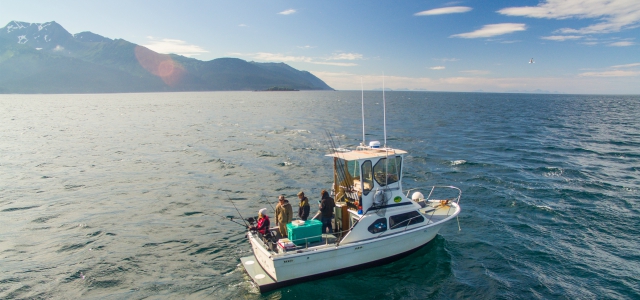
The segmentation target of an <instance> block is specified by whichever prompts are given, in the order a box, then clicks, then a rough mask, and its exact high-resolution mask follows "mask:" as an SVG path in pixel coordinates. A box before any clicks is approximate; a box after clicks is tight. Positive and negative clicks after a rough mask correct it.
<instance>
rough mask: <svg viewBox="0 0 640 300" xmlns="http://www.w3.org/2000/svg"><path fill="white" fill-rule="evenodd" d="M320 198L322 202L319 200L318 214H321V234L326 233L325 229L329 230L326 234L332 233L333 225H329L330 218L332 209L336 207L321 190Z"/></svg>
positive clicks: (325, 192) (331, 199)
mask: <svg viewBox="0 0 640 300" xmlns="http://www.w3.org/2000/svg"><path fill="white" fill-rule="evenodd" d="M320 195H321V196H322V200H320V212H322V216H321V218H320V219H321V221H322V233H326V232H325V229H327V227H328V228H329V231H328V233H333V225H331V218H332V217H333V208H334V207H336V203H335V201H334V200H333V198H331V197H330V196H329V193H327V191H326V190H322V192H320Z"/></svg>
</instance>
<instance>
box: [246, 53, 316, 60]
mask: <svg viewBox="0 0 640 300" xmlns="http://www.w3.org/2000/svg"><path fill="white" fill-rule="evenodd" d="M236 54H240V56H250V57H251V58H253V59H255V60H261V61H277V62H311V61H312V58H311V57H307V56H292V55H284V54H280V53H268V52H258V53H252V54H241V53H236Z"/></svg>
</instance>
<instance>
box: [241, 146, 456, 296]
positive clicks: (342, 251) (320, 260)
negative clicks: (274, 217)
mask: <svg viewBox="0 0 640 300" xmlns="http://www.w3.org/2000/svg"><path fill="white" fill-rule="evenodd" d="M333 149H334V151H333V152H332V153H329V154H328V155H327V156H328V157H330V158H332V159H333V170H334V172H333V173H334V174H333V175H334V176H333V177H334V182H333V186H332V187H331V189H330V190H331V195H332V197H333V198H334V199H335V204H336V207H335V209H334V217H333V218H332V226H333V229H334V231H333V233H324V234H323V233H322V231H321V225H320V224H321V222H320V221H318V220H314V219H312V220H307V221H301V220H295V221H293V222H292V223H290V224H287V230H288V236H287V237H281V236H279V234H278V233H277V227H274V228H272V229H271V233H272V234H271V237H265V236H263V235H262V234H260V233H259V232H257V231H251V230H249V231H248V232H247V234H246V236H247V239H248V241H249V243H250V244H251V248H252V251H253V255H250V256H247V257H242V258H241V259H240V260H241V262H242V266H243V267H244V269H245V270H246V272H247V274H249V276H250V277H251V279H252V280H253V282H255V284H256V285H257V287H258V288H259V290H260V292H261V293H264V292H268V291H271V290H274V289H278V288H280V287H283V286H287V285H291V284H295V283H299V282H303V281H308V280H313V279H317V278H321V277H326V276H331V275H336V274H342V273H344V272H348V271H352V270H358V269H363V268H367V267H372V266H377V265H381V264H385V263H389V262H392V261H395V260H397V259H400V258H402V257H405V256H407V255H409V254H411V253H414V252H415V251H417V250H419V249H420V248H421V247H423V246H424V245H426V244H427V243H428V242H429V241H431V240H433V238H434V237H435V236H436V235H437V234H438V231H439V230H440V228H442V226H444V225H445V224H446V223H447V222H449V221H451V220H453V219H454V218H456V217H457V216H458V214H459V213H460V209H461V207H460V204H459V203H460V197H461V195H462V191H461V190H460V189H459V188H457V187H454V186H432V187H430V188H426V189H422V191H425V192H427V191H428V196H427V197H426V198H425V197H424V195H423V193H422V192H420V190H421V189H412V190H408V191H406V192H403V189H402V170H403V166H404V160H405V156H406V154H407V152H406V151H403V150H400V149H394V148H390V147H386V146H385V147H381V146H380V143H379V142H377V141H372V142H370V143H369V145H367V146H365V145H363V144H361V145H360V146H358V147H356V149H354V150H348V149H343V148H333ZM412 191H413V193H412V195H411V198H409V193H411V192H412ZM436 195H443V197H438V196H436ZM444 195H446V197H444Z"/></svg>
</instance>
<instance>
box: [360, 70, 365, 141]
mask: <svg viewBox="0 0 640 300" xmlns="http://www.w3.org/2000/svg"><path fill="white" fill-rule="evenodd" d="M360 90H361V91H362V146H365V145H366V144H365V140H364V84H363V83H362V77H360Z"/></svg>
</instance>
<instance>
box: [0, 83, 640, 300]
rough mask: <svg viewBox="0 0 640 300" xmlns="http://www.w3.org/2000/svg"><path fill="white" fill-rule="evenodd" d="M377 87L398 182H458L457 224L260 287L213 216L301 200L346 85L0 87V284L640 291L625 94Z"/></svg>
mask: <svg viewBox="0 0 640 300" xmlns="http://www.w3.org/2000/svg"><path fill="white" fill-rule="evenodd" d="M386 96H387V126H388V128H387V129H388V138H387V144H389V145H390V146H393V147H396V148H400V149H404V150H407V151H409V156H408V157H407V160H406V162H405V177H404V188H405V189H408V188H420V187H427V186H431V185H455V186H458V187H460V188H461V189H462V191H463V194H462V201H461V205H462V209H463V210H462V213H461V214H460V226H461V228H462V230H461V231H458V226H457V224H455V223H453V222H452V223H449V224H447V225H446V226H445V227H443V229H442V230H441V231H440V234H439V235H438V236H437V237H436V238H435V239H434V240H433V241H432V242H431V243H429V244H428V245H427V246H425V247H423V248H422V249H420V250H419V251H418V252H417V253H415V254H412V255H411V256H409V257H407V258H405V259H402V260H399V261H397V262H394V263H391V264H388V265H385V266H381V267H377V268H372V269H367V270H363V271H358V272H352V273H347V274H343V275H339V276H335V277H331V278H326V279H322V280H317V281H313V282H308V283H303V284H299V285H295V286H291V287H286V288H283V289H280V290H276V291H274V292H270V293H267V294H264V295H261V294H259V293H258V292H257V289H256V288H255V287H254V286H253V285H252V283H251V281H250V279H249V277H248V276H247V275H246V274H245V273H244V272H243V270H242V268H241V266H239V262H240V260H239V259H240V257H242V256H246V255H249V254H250V247H249V244H248V242H247V241H246V240H245V238H244V234H243V229H242V228H241V227H240V226H238V225H237V224H234V223H231V222H228V221H226V220H224V219H222V218H220V217H217V216H216V215H214V213H215V214H220V215H225V216H226V215H236V214H237V213H236V211H235V209H234V208H233V206H232V205H231V203H230V202H229V200H228V198H227V194H228V195H229V197H231V198H233V200H234V203H235V204H236V205H237V206H238V208H239V209H240V210H241V211H242V212H245V213H246V215H251V214H255V212H256V211H257V210H258V209H260V208H262V207H269V206H268V204H265V203H264V199H265V198H263V197H262V195H264V196H265V197H266V198H268V199H269V200H270V201H272V202H275V199H276V196H277V195H278V194H280V193H283V194H286V195H289V198H290V199H295V196H294V195H295V193H297V192H298V191H299V190H304V191H306V192H307V194H308V195H311V199H312V201H314V202H315V200H317V198H318V197H317V196H318V195H319V192H320V190H321V189H323V188H328V187H329V186H330V182H331V170H330V166H331V161H330V160H328V159H327V158H325V157H324V154H325V152H326V149H327V143H326V141H325V139H324V133H325V130H330V131H332V132H335V133H337V136H338V140H339V141H338V142H339V144H341V145H342V146H355V145H357V144H358V143H359V142H360V141H361V139H362V123H361V118H360V114H361V112H360V92H273V93H254V92H215V93H163V94H110V95H0V118H1V119H0V120H1V123H0V224H1V226H0V298H2V299H12V298H18V299H19V298H69V299H81V298H82V299H122V298H128V299H141V298H147V297H150V298H177V299H181V298H202V299H206V298H208V299H223V298H228V299H280V298H282V299H293V298H297V299H304V298H309V297H312V298H326V299H427V298H428V299H455V298H465V299H549V298H560V299H576V298H600V299H601V298H620V299H625V298H626V299H632V298H635V299H638V298H640V242H639V241H640V221H639V220H640V218H639V216H640V121H639V120H640V97H638V96H571V95H521V94H475V93H428V92H389V93H387V94H386ZM365 102H366V107H365V113H366V118H365V122H366V129H367V140H374V139H376V140H381V141H382V140H383V139H384V137H383V134H382V132H383V128H382V95H381V93H380V92H366V93H365ZM292 202H294V203H295V201H292ZM312 213H313V212H312Z"/></svg>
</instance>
